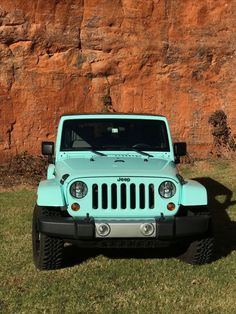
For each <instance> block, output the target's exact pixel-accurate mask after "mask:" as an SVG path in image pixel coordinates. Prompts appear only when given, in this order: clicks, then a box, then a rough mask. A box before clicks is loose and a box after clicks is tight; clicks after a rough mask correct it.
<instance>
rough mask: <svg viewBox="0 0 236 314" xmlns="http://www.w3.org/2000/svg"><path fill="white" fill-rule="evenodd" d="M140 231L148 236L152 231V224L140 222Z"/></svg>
mask: <svg viewBox="0 0 236 314" xmlns="http://www.w3.org/2000/svg"><path fill="white" fill-rule="evenodd" d="M140 231H141V232H142V234H143V235H145V236H150V235H152V234H153V232H154V226H153V224H150V223H145V224H142V225H141V226H140Z"/></svg>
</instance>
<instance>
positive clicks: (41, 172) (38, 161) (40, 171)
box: [0, 152, 47, 190]
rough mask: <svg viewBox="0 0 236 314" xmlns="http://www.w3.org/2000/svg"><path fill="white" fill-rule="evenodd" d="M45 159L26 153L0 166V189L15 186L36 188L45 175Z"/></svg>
mask: <svg viewBox="0 0 236 314" xmlns="http://www.w3.org/2000/svg"><path fill="white" fill-rule="evenodd" d="M46 168H47V159H45V158H43V157H40V156H32V155H29V154H28V153H27V152H24V153H22V154H19V155H17V156H14V157H13V158H12V159H11V161H10V162H9V163H8V164H4V165H0V189H4V190H5V189H13V188H14V187H16V186H32V187H35V186H37V184H38V182H39V181H40V180H41V179H43V178H44V177H45V175H46Z"/></svg>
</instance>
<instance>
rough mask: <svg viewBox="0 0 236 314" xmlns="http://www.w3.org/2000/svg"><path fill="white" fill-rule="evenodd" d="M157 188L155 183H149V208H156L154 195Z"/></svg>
mask: <svg viewBox="0 0 236 314" xmlns="http://www.w3.org/2000/svg"><path fill="white" fill-rule="evenodd" d="M154 191H155V189H154V184H149V186H148V194H149V208H154V206H155V203H154V200H155V196H154V193H155V192H154Z"/></svg>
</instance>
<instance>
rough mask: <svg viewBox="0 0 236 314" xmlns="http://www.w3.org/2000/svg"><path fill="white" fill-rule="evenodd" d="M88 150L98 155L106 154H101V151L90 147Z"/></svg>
mask: <svg viewBox="0 0 236 314" xmlns="http://www.w3.org/2000/svg"><path fill="white" fill-rule="evenodd" d="M90 151H91V152H92V153H94V154H96V155H98V156H107V155H106V154H103V153H101V152H98V151H97V150H96V149H94V148H92V149H90Z"/></svg>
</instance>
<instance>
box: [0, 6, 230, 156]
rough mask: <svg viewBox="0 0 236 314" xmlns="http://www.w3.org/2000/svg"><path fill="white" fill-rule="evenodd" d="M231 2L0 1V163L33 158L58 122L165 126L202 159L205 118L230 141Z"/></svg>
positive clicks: (207, 134) (207, 136)
mask: <svg viewBox="0 0 236 314" xmlns="http://www.w3.org/2000/svg"><path fill="white" fill-rule="evenodd" d="M235 44H236V2H235V1H234V0H232V1H230V0H208V1H205V0H199V1H193V0H186V1H182V0H145V1H143V0H50V1H45V0H31V1H28V0H27V1H21V0H1V2H0V70H1V71H0V158H1V160H4V159H6V158H9V156H10V155H12V154H15V153H19V152H22V151H25V150H27V151H28V152H30V153H34V154H39V153H40V141H41V140H53V139H54V135H55V130H56V125H57V122H58V118H59V116H60V115H61V114H63V113H65V112H78V113H80V112H101V111H102V110H104V109H106V108H105V101H104V99H106V97H104V96H108V95H110V96H111V99H112V107H113V110H115V111H118V112H147V113H156V114H163V115H166V116H167V117H168V118H169V121H170V125H171V129H172V134H173V137H174V139H176V140H186V141H187V142H188V143H189V144H190V152H194V151H196V152H197V153H198V154H200V153H201V154H205V155H206V154H207V152H209V150H210V149H211V145H212V142H213V139H212V135H211V129H210V125H209V123H208V119H209V116H210V115H211V113H212V112H214V111H215V110H218V109H223V110H224V112H225V113H226V114H227V117H228V125H229V126H230V127H231V130H232V133H236V105H235V101H236V81H235V76H236V57H235Z"/></svg>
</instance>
